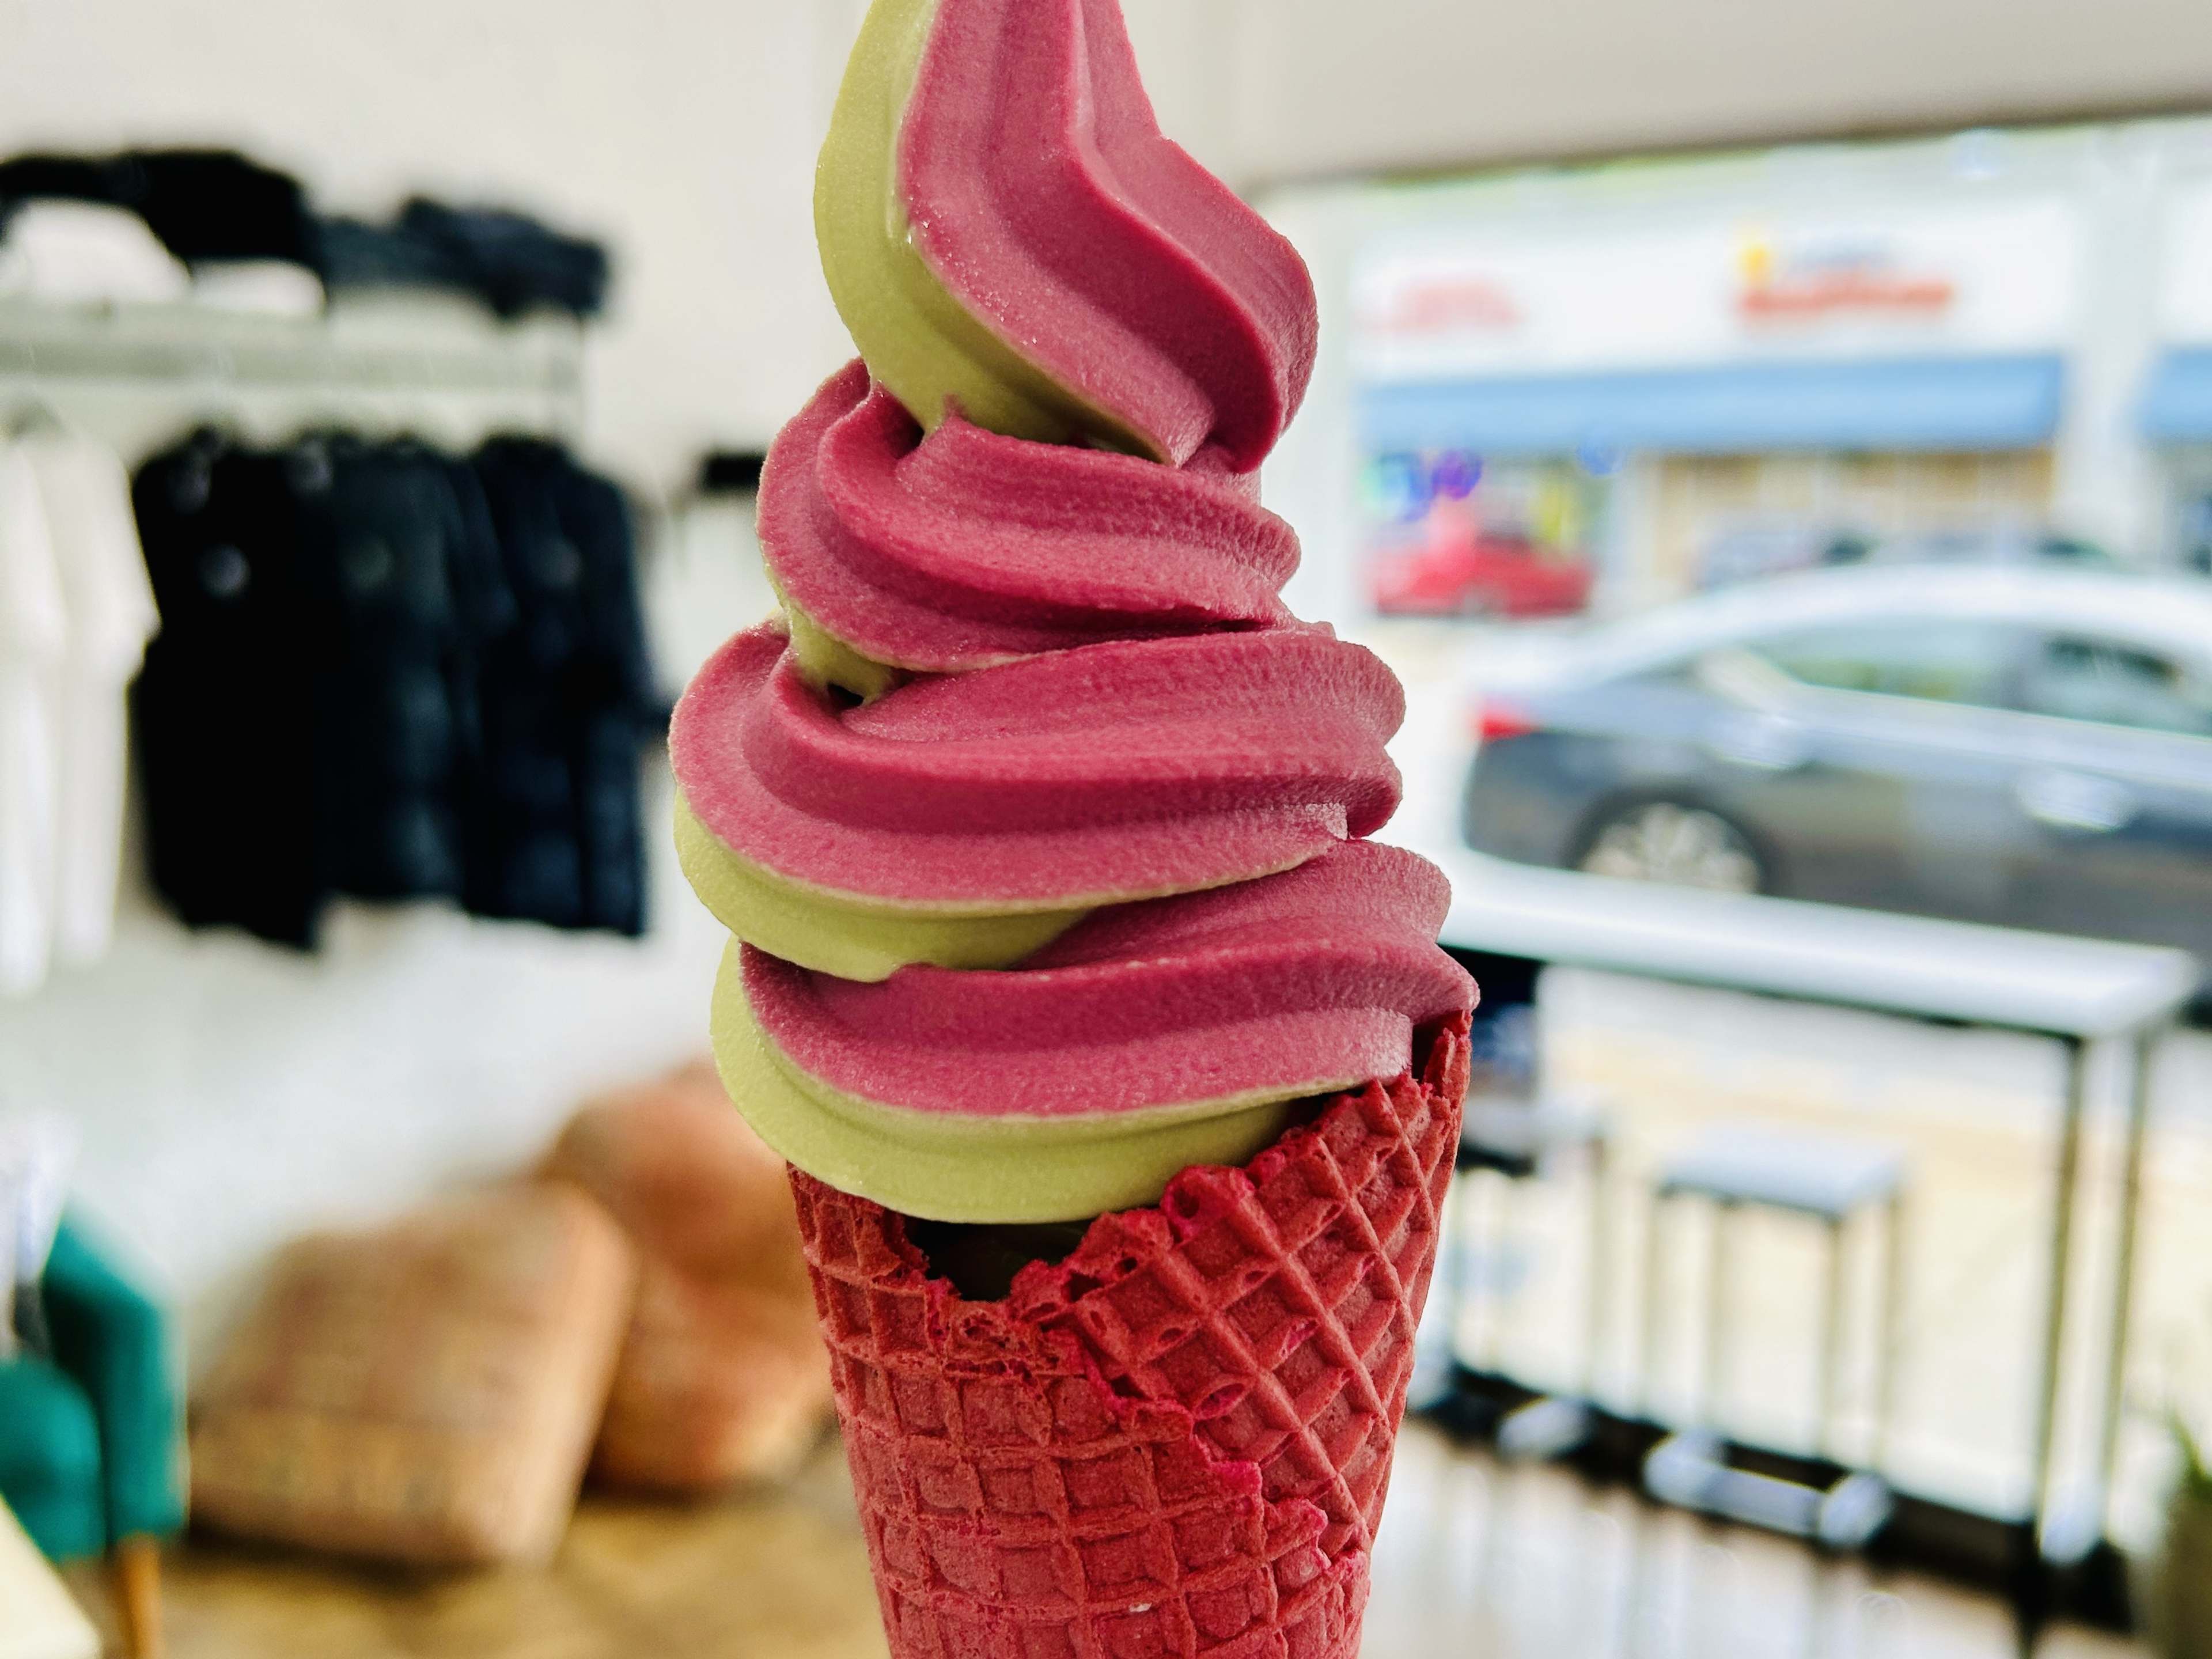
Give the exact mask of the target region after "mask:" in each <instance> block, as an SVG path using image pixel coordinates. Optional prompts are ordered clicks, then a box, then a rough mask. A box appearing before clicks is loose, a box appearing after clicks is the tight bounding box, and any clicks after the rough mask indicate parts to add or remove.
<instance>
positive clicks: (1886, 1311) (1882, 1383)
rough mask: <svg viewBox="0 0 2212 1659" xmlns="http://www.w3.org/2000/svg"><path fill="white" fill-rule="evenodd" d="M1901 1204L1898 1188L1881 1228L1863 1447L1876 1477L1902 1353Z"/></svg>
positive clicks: (1882, 1466)
mask: <svg viewBox="0 0 2212 1659" xmlns="http://www.w3.org/2000/svg"><path fill="white" fill-rule="evenodd" d="M1905 1213H1906V1212H1905V1192H1904V1189H1903V1188H1899V1189H1898V1192H1897V1194H1896V1195H1895V1196H1893V1198H1892V1199H1891V1200H1889V1206H1888V1215H1887V1225H1885V1226H1884V1227H1883V1229H1882V1234H1883V1253H1882V1264H1881V1266H1882V1286H1881V1327H1880V1328H1881V1352H1880V1353H1879V1354H1877V1355H1876V1356H1875V1374H1874V1389H1875V1393H1874V1443H1873V1444H1871V1445H1870V1446H1869V1447H1868V1448H1867V1460H1866V1462H1867V1468H1869V1469H1871V1470H1872V1471H1873V1472H1874V1473H1875V1474H1886V1473H1887V1470H1888V1468H1889V1431H1890V1419H1891V1417H1892V1415H1893V1413H1895V1412H1896V1410H1897V1372H1898V1368H1899V1366H1900V1365H1901V1364H1903V1363H1904V1354H1905Z"/></svg>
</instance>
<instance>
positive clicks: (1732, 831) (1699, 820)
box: [1580, 800, 1766, 893]
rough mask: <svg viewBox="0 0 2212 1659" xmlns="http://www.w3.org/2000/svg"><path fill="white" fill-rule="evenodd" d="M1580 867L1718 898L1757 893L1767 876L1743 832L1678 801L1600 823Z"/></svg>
mask: <svg viewBox="0 0 2212 1659" xmlns="http://www.w3.org/2000/svg"><path fill="white" fill-rule="evenodd" d="M1580 867H1581V868H1582V869H1583V870H1584V871H1586V872H1589V874H1591V875H1594V876H1614V877H1618V878H1621V879H1623V880H1627V881H1660V882H1665V883H1667V884H1669V885H1671V886H1675V887H1701V888H1704V889H1705V890H1706V891H1708V892H1714V893H1756V892H1758V891H1759V890H1760V889H1761V888H1762V887H1764V886H1765V881H1766V872H1765V870H1764V869H1763V868H1762V867H1761V866H1760V864H1759V854H1758V852H1757V850H1756V849H1755V848H1753V846H1752V844H1751V841H1750V839H1749V837H1747V836H1745V834H1744V833H1743V831H1741V829H1737V828H1736V827H1735V825H1734V824H1732V823H1729V821H1728V820H1727V819H1726V818H1724V817H1722V816H1721V815H1720V814H1719V813H1717V812H1713V811H1707V810H1706V809H1705V808H1704V807H1702V806H1686V805H1682V804H1681V803H1680V802H1678V801H1669V800H1653V801H1640V802H1638V804H1636V805H1633V806H1627V807H1624V808H1622V809H1621V810H1620V811H1617V812H1615V813H1613V815H1612V816H1611V817H1607V818H1606V819H1604V820H1603V821H1601V823H1599V824H1598V826H1597V828H1596V829H1595V831H1593V832H1592V833H1591V835H1590V837H1589V843H1588V846H1587V848H1586V849H1585V850H1584V852H1583V855H1582V859H1581V860H1580Z"/></svg>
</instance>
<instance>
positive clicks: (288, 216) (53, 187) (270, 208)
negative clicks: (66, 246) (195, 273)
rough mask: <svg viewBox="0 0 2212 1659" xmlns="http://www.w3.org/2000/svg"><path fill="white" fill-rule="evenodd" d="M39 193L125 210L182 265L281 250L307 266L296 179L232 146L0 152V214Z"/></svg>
mask: <svg viewBox="0 0 2212 1659" xmlns="http://www.w3.org/2000/svg"><path fill="white" fill-rule="evenodd" d="M41 197H61V198H64V199H68V200H73V201H81V202H97V203H100V204H104V205H106V206H109V207H118V208H125V209H127V210H130V211H131V212H132V213H135V214H137V216H139V217H140V218H141V219H143V220H144V221H145V222H146V225H147V228H149V229H150V230H152V232H153V233H154V234H155V236H157V237H159V238H160V239H161V244H162V246H165V247H167V249H168V250H169V252H172V253H173V254H175V255H176V256H177V258H179V259H182V260H183V261H184V262H185V264H209V263H212V262H216V261H222V260H238V259H283V260H289V262H291V263H292V264H301V265H306V266H307V267H309V268H310V269H313V267H314V264H315V239H314V235H313V218H312V216H311V215H310V214H309V213H308V211H307V197H306V193H305V192H304V191H302V190H301V188H300V182H299V180H298V179H295V178H293V177H292V176H291V175H290V174H289V173H279V172H277V171H276V169H275V168H273V167H264V166H262V165H261V164H260V163H259V162H258V161H250V160H248V159H247V158H246V157H245V156H243V155H239V154H237V153H236V152H235V151H233V150H224V149H141V150H126V151H125V152H123V153H122V154H121V155H111V156H106V157H93V156H76V155H19V156H16V157H15V158H14V159H13V160H11V161H0V215H4V214H5V213H6V212H7V211H9V210H11V209H12V208H13V207H14V206H15V204H20V203H22V202H26V201H33V200H37V199H40V198H41Z"/></svg>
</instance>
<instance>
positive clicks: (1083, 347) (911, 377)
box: [814, 0, 1316, 472]
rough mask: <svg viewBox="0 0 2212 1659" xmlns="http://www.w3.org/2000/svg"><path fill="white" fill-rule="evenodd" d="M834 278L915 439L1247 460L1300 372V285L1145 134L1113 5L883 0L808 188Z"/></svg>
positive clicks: (1221, 196) (1193, 174) (1211, 187)
mask: <svg viewBox="0 0 2212 1659" xmlns="http://www.w3.org/2000/svg"><path fill="white" fill-rule="evenodd" d="M814 202H815V206H814V216H815V229H816V234H817V237H818V238H819V240H820V242H821V246H822V265H823V271H824V273H825V274H826V275H827V276H828V277H829V289H830V292H831V294H832V295H834V296H835V297H836V301H837V308H838V310H839V312H840V313H842V315H843V317H844V319H845V323H846V325H847V326H848V328H850V329H851V330H852V331H853V338H854V341H856V342H857V343H859V345H860V356H862V357H863V358H865V359H866V362H867V365H868V368H869V369H870V370H871V371H872V373H873V374H874V375H875V377H876V379H877V380H878V381H880V382H881V383H882V384H883V385H884V386H888V387H889V388H890V391H891V392H892V393H893V395H894V396H896V398H898V399H899V401H900V402H902V403H903V404H905V405H906V406H907V408H908V410H911V411H912V412H913V414H914V416H915V419H916V420H918V421H920V422H921V423H922V425H923V426H924V427H926V428H930V429H931V430H934V429H935V428H937V426H938V425H939V422H941V421H943V420H944V419H945V416H946V415H947V413H948V411H949V410H952V409H957V410H959V412H960V413H961V414H963V415H964V416H966V417H967V418H968V419H969V420H971V421H974V422H975V423H976V424H978V425H979V426H982V427H985V428H988V429H990V430H991V431H994V432H1000V433H1004V434H1006V435H1008V436H1010V437H1017V438H1032V439H1040V440H1043V441H1048V442H1056V443H1066V442H1091V443H1096V444H1099V445H1103V446H1104V447H1109V448H1115V449H1123V450H1127V451H1129V452H1130V453H1134V454H1140V455H1147V456H1150V457H1152V458H1153V459H1158V460H1164V461H1167V462H1170V463H1171V464H1173V465H1178V466H1180V465H1182V464H1183V463H1185V462H1187V461H1188V460H1189V459H1191V458H1192V457H1193V456H1194V455H1196V454H1197V453H1199V452H1200V451H1201V450H1203V449H1205V448H1206V447H1210V446H1211V447H1218V448H1219V449H1220V451H1221V452H1222V453H1223V455H1224V457H1225V460H1226V463H1227V465H1228V466H1229V467H1230V468H1231V469H1232V470H1234V471H1240V472H1241V471H1250V470H1251V469H1252V468H1254V467H1255V466H1257V465H1259V464H1260V461H1261V458H1262V457H1263V456H1265V455H1266V454H1267V451H1268V450H1269V449H1271V448H1273V447H1274V443H1275V440H1276V439H1277V438H1278V437H1279V436H1280V435H1281V434H1282V430H1283V428H1284V427H1285V426H1286V425H1288V424H1289V422H1290V419H1291V416H1292V415H1293V414H1295V413H1296V412H1297V405H1298V402H1299V399H1301V398H1303V397H1304V395H1305V389H1306V382H1307V380H1309V379H1310V376H1311V374H1312V373H1313V361H1314V343H1315V338H1316V313H1315V306H1314V295H1313V284H1312V283H1311V282H1310V279H1309V278H1308V276H1307V275H1306V269H1305V265H1304V262H1303V261H1302V260H1300V259H1299V258H1298V256H1297V252H1296V251H1295V250H1293V249H1292V248H1291V246H1290V245H1289V244H1288V243H1287V242H1285V241H1284V240H1282V238H1281V237H1279V236H1278V235H1276V234H1275V233H1274V232H1273V231H1272V230H1271V229H1269V228H1267V225H1266V224H1265V223H1264V222H1261V219H1260V218H1259V216H1257V215H1256V214H1255V213H1253V212H1252V211H1251V210H1249V209H1248V208H1247V207H1246V206H1245V205H1244V204H1243V203H1242V202H1240V201H1238V200H1237V197H1235V196H1234V195H1232V194H1231V192H1230V191H1229V190H1228V188H1227V187H1226V186H1225V185H1223V184H1222V183H1221V182H1220V181H1219V180H1218V179H1215V178H1214V177H1212V175H1211V174H1210V173H1207V172H1206V170H1205V169H1204V168H1203V167H1200V166H1199V165H1198V164H1197V163H1196V162H1195V161H1192V160H1191V159H1190V157H1189V156H1188V155H1185V154H1184V153H1183V151H1182V149H1180V148H1178V147H1177V146H1176V145H1175V144H1174V143H1170V141H1169V140H1168V139H1166V138H1165V137H1162V135H1161V133H1160V130H1159V125H1158V122H1157V121H1156V120H1155V119H1154V118H1153V116H1152V105H1151V102H1150V101H1149V100H1147V99H1146V96H1145V89H1144V87H1143V86H1142V84H1141V83H1140V82H1139V80H1138V77H1137V63H1136V58H1135V55H1134V54H1133V52H1131V50H1130V47H1129V40H1128V33H1127V29H1126V28H1125V27H1124V26H1123V24H1122V21H1121V9H1120V6H1119V4H1118V3H1117V0H879V3H878V4H877V5H876V7H875V8H874V9H873V10H872V11H871V12H870V13H869V15H868V19H867V21H866V23H865V24H864V25H863V26H862V27H861V31H860V43H859V45H858V46H856V47H855V48H854V53H853V60H852V66H851V68H850V69H849V70H848V72H847V75H846V79H845V85H844V90H843V92H842V94H841V95H840V97H839V99H838V103H837V111H836V118H835V121H834V123H833V125H832V126H831V129H830V133H829V143H827V144H826V145H825V146H824V147H823V152H822V162H821V167H820V171H819V173H817V178H816V184H815V198H814Z"/></svg>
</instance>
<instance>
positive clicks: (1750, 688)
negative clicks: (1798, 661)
mask: <svg viewBox="0 0 2212 1659" xmlns="http://www.w3.org/2000/svg"><path fill="white" fill-rule="evenodd" d="M1695 678H1696V680H1697V683H1698V684H1699V686H1701V687H1702V688H1704V689H1705V690H1707V691H1710V692H1711V693H1712V694H1713V695H1714V696H1717V697H1722V698H1725V699H1726V700H1727V701H1728V702H1732V703H1735V704H1736V705H1737V706H1738V707H1740V708H1752V709H1756V710H1758V711H1759V712H1760V713H1761V714H1787V713H1790V711H1791V710H1793V709H1794V708H1796V706H1797V704H1798V703H1799V702H1800V701H1801V700H1802V687H1800V686H1799V684H1797V682H1796V680H1793V679H1791V678H1790V676H1789V675H1787V674H1785V673H1784V672H1783V671H1781V670H1780V669H1778V668H1777V667H1776V666H1775V665H1773V664H1772V663H1771V662H1769V661H1767V660H1766V659H1765V658H1764V657H1762V656H1759V654H1757V653H1755V652H1751V651H1746V650H1743V649H1741V647H1733V646H1731V647H1723V648H1722V649H1720V650H1717V651H1708V652H1707V653H1705V655H1704V656H1702V657H1700V658H1699V659H1698V665H1697V669H1696V671H1695Z"/></svg>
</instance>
